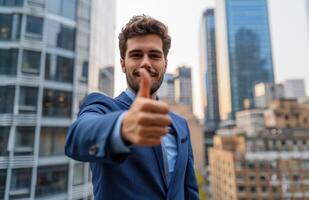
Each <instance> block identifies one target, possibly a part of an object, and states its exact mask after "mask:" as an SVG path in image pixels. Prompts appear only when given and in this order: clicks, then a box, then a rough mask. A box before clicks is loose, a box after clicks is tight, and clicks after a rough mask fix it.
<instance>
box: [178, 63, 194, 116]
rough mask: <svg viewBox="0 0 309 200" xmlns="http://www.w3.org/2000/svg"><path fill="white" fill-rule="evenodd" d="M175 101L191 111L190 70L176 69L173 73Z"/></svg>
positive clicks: (186, 68) (185, 68)
mask: <svg viewBox="0 0 309 200" xmlns="http://www.w3.org/2000/svg"><path fill="white" fill-rule="evenodd" d="M175 100H176V102H177V103H183V104H186V105H187V106H189V108H190V109H191V110H192V79H191V68H189V67H186V66H182V67H178V68H177V69H176V72H175Z"/></svg>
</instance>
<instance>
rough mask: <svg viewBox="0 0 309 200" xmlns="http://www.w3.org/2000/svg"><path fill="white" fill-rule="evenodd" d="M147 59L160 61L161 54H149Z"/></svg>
mask: <svg viewBox="0 0 309 200" xmlns="http://www.w3.org/2000/svg"><path fill="white" fill-rule="evenodd" d="M149 57H150V58H152V59H160V58H161V57H162V56H161V54H150V55H149Z"/></svg>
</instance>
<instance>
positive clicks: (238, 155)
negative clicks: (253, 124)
mask: <svg viewBox="0 0 309 200" xmlns="http://www.w3.org/2000/svg"><path fill="white" fill-rule="evenodd" d="M308 141H309V135H308V129H278V128H274V129H265V130H264V131H262V132H259V133H258V135H255V136H251V137H248V136H246V137H245V136H244V135H239V134H238V135H216V136H215V138H214V148H212V149H211V150H210V151H209V157H210V170H211V183H212V199H213V200H240V199H308V198H309V195H308V192H307V191H308V181H307V177H308V176H309V162H308V154H309V151H308V149H309V142H308Z"/></svg>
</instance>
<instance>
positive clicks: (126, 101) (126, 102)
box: [115, 92, 168, 187]
mask: <svg viewBox="0 0 309 200" xmlns="http://www.w3.org/2000/svg"><path fill="white" fill-rule="evenodd" d="M115 99H116V100H117V101H118V102H119V103H121V104H122V105H123V106H124V107H125V108H126V109H129V108H130V106H131V104H132V103H133V101H132V99H131V98H130V97H129V96H128V95H127V94H126V93H125V92H122V93H121V94H120V95H119V96H117V97H116V98H115ZM152 149H153V151H154V154H155V155H156V159H157V163H158V166H159V169H160V174H161V176H162V178H163V180H164V183H165V186H166V187H167V186H168V182H167V177H166V174H165V169H164V161H163V154H162V146H161V145H158V146H156V147H152ZM167 173H168V172H167Z"/></svg>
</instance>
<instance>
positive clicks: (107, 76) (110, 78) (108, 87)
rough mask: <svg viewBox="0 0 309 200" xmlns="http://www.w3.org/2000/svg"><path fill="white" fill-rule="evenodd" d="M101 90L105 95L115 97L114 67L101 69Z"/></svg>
mask: <svg viewBox="0 0 309 200" xmlns="http://www.w3.org/2000/svg"><path fill="white" fill-rule="evenodd" d="M99 89H100V91H101V92H103V93H104V94H106V95H108V96H110V97H113V96H114V67H113V66H109V67H104V68H101V69H100V77H99Z"/></svg>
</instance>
